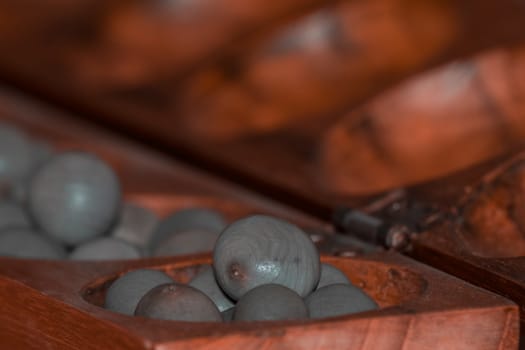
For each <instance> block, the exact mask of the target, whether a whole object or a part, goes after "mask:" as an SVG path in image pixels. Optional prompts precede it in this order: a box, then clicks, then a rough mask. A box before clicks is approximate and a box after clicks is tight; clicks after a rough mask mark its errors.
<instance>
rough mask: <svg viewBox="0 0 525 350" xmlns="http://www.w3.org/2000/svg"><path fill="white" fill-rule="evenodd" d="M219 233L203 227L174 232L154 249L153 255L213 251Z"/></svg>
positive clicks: (176, 254)
mask: <svg viewBox="0 0 525 350" xmlns="http://www.w3.org/2000/svg"><path fill="white" fill-rule="evenodd" d="M217 237H219V233H217V232H215V231H208V230H202V229H193V230H187V231H179V232H173V233H172V234H171V235H170V236H168V237H166V238H165V239H164V240H163V241H162V242H160V244H159V245H158V246H157V248H156V249H155V250H154V251H153V254H152V255H153V256H179V255H187V254H195V253H203V252H211V251H212V250H213V247H214V246H215V242H216V241H217Z"/></svg>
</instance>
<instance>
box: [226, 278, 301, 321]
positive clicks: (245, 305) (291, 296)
mask: <svg viewBox="0 0 525 350" xmlns="http://www.w3.org/2000/svg"><path fill="white" fill-rule="evenodd" d="M306 318H308V309H307V308H306V305H305V303H304V301H303V299H302V298H301V297H300V296H299V294H297V293H296V292H294V291H293V290H291V289H289V288H286V287H284V286H281V285H278V284H264V285H262V286H258V287H256V288H253V289H251V290H250V291H248V292H247V293H246V294H244V295H243V296H242V298H241V299H240V300H239V302H238V303H237V305H236V306H235V312H234V314H233V320H234V321H278V320H300V319H306Z"/></svg>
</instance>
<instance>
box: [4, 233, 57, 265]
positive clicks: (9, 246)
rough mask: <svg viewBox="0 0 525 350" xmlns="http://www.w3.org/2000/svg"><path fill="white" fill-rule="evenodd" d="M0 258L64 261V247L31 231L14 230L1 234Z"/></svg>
mask: <svg viewBox="0 0 525 350" xmlns="http://www.w3.org/2000/svg"><path fill="white" fill-rule="evenodd" d="M0 256H8V257H16V258H26V259H64V258H65V257H66V251H65V249H64V247H62V246H61V245H59V244H58V243H56V242H54V241H53V240H52V239H50V238H47V237H45V236H44V235H43V234H42V233H40V232H36V231H33V230H30V229H19V228H12V229H7V230H5V231H2V232H0Z"/></svg>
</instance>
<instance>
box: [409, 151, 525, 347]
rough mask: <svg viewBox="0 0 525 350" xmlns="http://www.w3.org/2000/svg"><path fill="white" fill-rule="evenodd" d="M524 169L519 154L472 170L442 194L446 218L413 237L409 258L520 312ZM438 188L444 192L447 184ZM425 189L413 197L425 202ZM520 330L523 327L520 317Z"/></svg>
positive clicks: (524, 284)
mask: <svg viewBox="0 0 525 350" xmlns="http://www.w3.org/2000/svg"><path fill="white" fill-rule="evenodd" d="M524 164H525V154H524V153H523V152H522V153H519V154H517V155H515V156H513V157H511V158H507V159H504V160H503V161H500V162H499V164H497V165H492V166H491V169H490V170H489V171H486V172H485V173H484V174H483V175H481V176H480V175H479V172H477V171H473V172H477V173H478V175H474V176H473V177H471V178H470V179H469V180H468V181H464V182H463V188H461V187H459V186H456V185H453V186H452V187H453V188H454V189H455V190H453V191H450V192H448V191H446V190H444V191H443V192H445V193H448V195H445V196H441V198H439V202H440V203H441V205H443V206H444V209H443V210H446V211H447V212H448V215H446V216H444V217H443V219H442V220H440V221H438V222H437V223H436V224H434V225H432V226H431V227H429V228H428V229H426V230H425V231H424V232H423V233H421V234H419V235H417V236H416V238H415V240H414V241H413V249H412V250H411V251H410V252H409V254H410V256H412V257H414V258H416V259H418V260H420V261H423V262H425V263H428V264H430V265H432V266H435V267H436V268H439V269H440V270H443V271H446V272H448V273H451V274H454V275H455V276H457V277H459V278H462V279H464V280H466V281H469V282H471V283H473V284H476V285H478V286H480V287H483V288H486V289H489V290H492V291H494V292H496V293H498V294H500V295H504V296H506V297H508V298H510V299H512V300H513V301H515V302H516V303H518V304H519V305H520V308H521V309H523V306H524V305H525V298H524V296H525V278H524V275H523V271H524V269H525V260H524V259H523V255H524V254H525V234H524V232H525V231H524V226H523V212H524V203H525V202H524V199H523V198H524V193H525V192H524V189H523V184H524V183H525V182H524V180H525V165H524ZM463 178H464V179H466V178H467V177H463ZM433 186H436V184H433V185H429V187H433ZM439 186H440V187H439V188H442V189H443V188H446V186H447V181H446V180H443V181H442V182H441V183H440V184H439ZM424 187H425V186H421V187H420V188H419V189H417V191H415V193H417V192H419V193H418V196H419V197H420V198H421V197H422V198H425V197H426V200H427V201H428V200H430V198H429V197H428V196H425V194H424V193H425V188H424ZM429 193H432V191H430V192H429ZM447 197H448V199H447ZM430 201H431V200H430ZM521 326H522V327H525V317H523V316H521ZM521 342H522V344H521V346H522V347H523V346H525V344H524V343H523V339H522V340H521Z"/></svg>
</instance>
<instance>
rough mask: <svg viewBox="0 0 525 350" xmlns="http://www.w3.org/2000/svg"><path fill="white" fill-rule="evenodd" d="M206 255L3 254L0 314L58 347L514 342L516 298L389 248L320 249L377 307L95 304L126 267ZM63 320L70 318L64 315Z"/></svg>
mask: <svg viewBox="0 0 525 350" xmlns="http://www.w3.org/2000/svg"><path fill="white" fill-rule="evenodd" d="M210 259H211V258H210V257H209V256H207V255H200V256H193V257H186V258H180V259H174V258H171V259H155V260H143V261H137V262H114V263H66V264H65V263H60V262H41V263H39V264H38V265H34V266H31V267H29V266H27V264H24V263H23V262H21V261H15V260H2V263H1V264H0V274H1V275H4V276H7V277H8V278H10V279H11V280H6V278H5V277H4V278H3V279H2V280H1V281H2V283H3V285H5V286H6V288H1V289H0V296H1V297H2V299H4V300H5V298H9V301H10V307H9V308H8V309H7V310H6V312H4V315H2V316H3V317H4V318H5V319H6V320H9V319H11V318H12V317H15V319H17V320H19V322H18V324H17V326H18V328H17V333H18V334H27V338H28V339H31V346H32V345H35V346H37V345H38V346H40V347H42V346H48V347H53V348H56V349H62V348H67V346H71V345H73V346H76V347H79V348H84V347H85V345H86V344H91V345H92V346H93V347H96V346H99V348H100V347H103V346H104V344H108V343H107V342H108V341H111V340H112V339H114V342H112V343H111V344H112V348H115V349H120V348H122V349H135V348H140V347H139V344H140V343H142V348H155V349H175V348H177V349H179V348H189V347H191V348H196V349H201V348H202V349H210V348H217V347H219V348H224V347H228V348H236V349H246V348H253V349H255V348H259V347H265V348H268V349H274V348H276V349H277V348H282V347H283V346H285V347H293V348H303V349H321V348H323V349H324V348H331V349H348V348H357V347H361V348H362V349H374V350H376V349H476V350H478V349H479V350H481V349H516V348H517V336H518V328H517V320H518V314H517V309H516V307H515V306H514V305H512V304H511V303H509V302H508V301H506V300H505V299H503V298H501V297H499V296H496V295H495V294H491V293H487V292H485V291H482V290H480V289H478V288H475V287H472V286H470V285H468V284H465V283H464V282H462V281H460V280H457V279H455V278H453V277H450V276H448V275H445V274H443V273H441V272H438V271H436V270H433V269H430V268H428V267H425V266H423V265H421V264H418V263H415V262H413V261H411V260H409V259H407V258H403V257H401V256H399V255H396V254H380V255H375V256H369V257H366V258H365V257H360V258H353V259H347V258H334V257H324V258H323V261H325V262H329V263H331V264H334V265H335V266H337V267H339V268H340V269H342V270H343V271H344V272H345V273H346V274H347V276H348V277H349V278H350V279H351V280H352V282H353V283H355V284H356V285H359V286H361V287H362V288H364V290H365V291H366V292H367V293H368V294H369V295H370V296H372V297H373V298H374V299H375V300H376V301H377V302H378V303H379V305H380V306H381V309H380V310H377V311H372V312H366V313H362V314H356V315H351V316H342V317H337V318H332V319H325V320H309V321H300V322H270V323H264V322H262V323H261V322H255V323H243V324H210V323H193V324H190V323H183V322H170V321H168V322H167V321H158V320H147V319H143V318H138V317H130V316H123V315H119V314H115V313H112V312H109V311H106V310H104V309H102V308H100V307H99V306H97V305H100V303H101V301H102V299H103V295H104V292H105V289H106V288H107V287H108V284H109V283H110V281H111V280H113V279H114V278H115V277H116V276H118V274H120V273H122V272H124V271H127V270H130V269H136V268H143V267H150V268H151V267H153V268H158V269H162V270H164V271H167V272H168V273H169V274H171V275H172V276H173V277H175V278H176V279H177V280H179V281H180V282H185V281H187V280H188V279H189V278H190V277H191V276H192V275H194V274H195V273H196V271H197V267H198V266H200V265H201V264H208V263H210V261H211V260H210ZM15 280H16V281H15ZM451 290H453V291H454V293H451V292H450V291H451ZM8 292H13V293H14V294H11V293H8ZM27 298H29V302H27V300H26V299H27ZM38 301H40V302H39V303H38ZM12 314H14V315H12ZM64 319H66V320H70V322H69V323H67V324H65V323H64ZM23 320H25V322H24V321H23ZM29 320H40V322H42V324H39V325H40V327H42V328H44V329H41V328H39V327H36V329H37V330H38V331H40V330H42V331H43V333H45V332H46V330H52V329H55V328H56V327H59V328H61V331H60V332H61V334H63V335H64V337H65V339H62V338H61V337H59V336H57V337H54V336H32V335H34V334H35V333H34V329H35V328H34V327H35V323H33V322H32V321H29ZM68 324H71V325H70V326H67V325H68ZM65 327H67V330H64V328H65ZM0 329H1V330H0V332H6V329H7V330H9V329H11V326H10V324H9V322H7V323H4V322H2V323H0ZM109 333H111V334H110V335H109V336H108V337H107V338H103V337H102V335H103V334H109ZM37 334H38V333H37ZM2 339H4V338H2ZM11 341H13V342H14V343H13V344H14V345H16V346H20V348H22V346H26V344H27V343H28V342H27V341H26V340H24V339H18V340H17V342H15V340H11ZM86 348H89V347H86Z"/></svg>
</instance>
